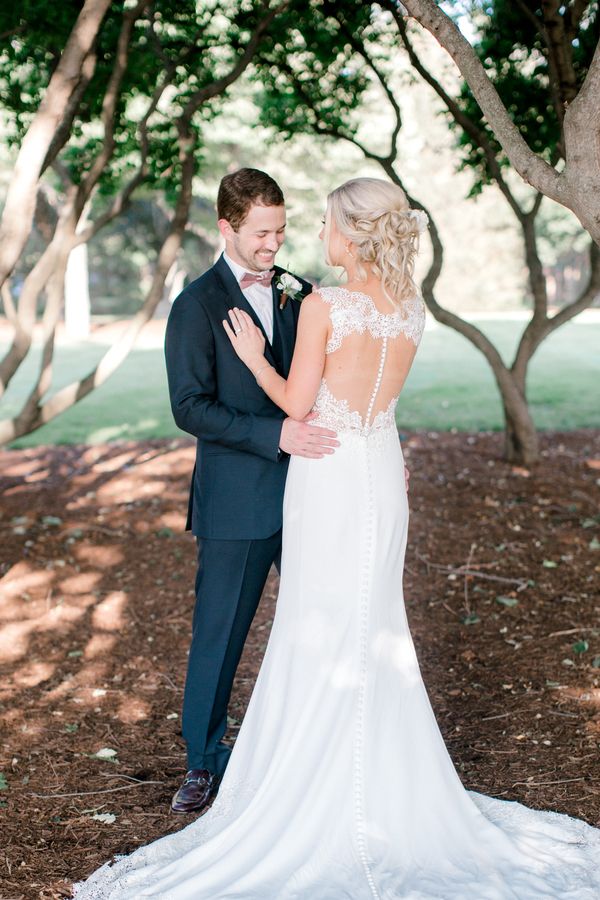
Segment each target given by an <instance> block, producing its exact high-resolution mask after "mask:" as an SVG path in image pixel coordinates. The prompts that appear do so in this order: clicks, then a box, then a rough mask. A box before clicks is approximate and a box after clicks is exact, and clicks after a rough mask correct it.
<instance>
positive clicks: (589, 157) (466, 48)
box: [386, 0, 600, 245]
mask: <svg viewBox="0 0 600 900" xmlns="http://www.w3.org/2000/svg"><path fill="white" fill-rule="evenodd" d="M386 5H388V6H389V5H392V4H387V3H386ZM453 5H454V6H455V7H457V8H458V7H459V4H457V3H454V4H453ZM393 6H394V8H395V9H396V11H399V10H400V9H401V8H402V7H405V9H406V10H407V11H408V13H409V14H410V15H411V16H413V17H414V18H415V19H416V20H417V21H418V22H419V23H420V24H421V25H422V26H423V27H424V28H426V29H427V30H428V31H430V32H431V34H432V35H433V36H434V37H435V38H436V40H437V41H438V42H439V43H440V45H441V46H442V47H443V48H444V49H445V50H446V51H447V52H448V53H449V54H450V56H451V57H452V59H453V60H454V62H455V63H456V65H457V66H458V68H459V70H460V72H461V74H462V75H463V77H464V79H465V81H466V82H467V84H468V85H469V87H470V89H471V91H472V93H473V96H474V98H475V100H476V101H477V103H478V104H479V107H480V108H481V111H482V112H483V115H484V116H485V118H486V120H487V123H488V125H489V127H490V129H491V130H492V131H493V133H494V135H495V136H496V138H497V140H498V142H499V143H500V144H501V146H502V148H503V150H504V152H505V153H506V155H507V157H508V159H509V160H510V162H511V164H512V165H513V166H514V168H515V169H516V171H517V172H518V173H519V175H520V176H521V177H522V178H523V179H524V181H526V182H527V183H528V184H530V185H532V187H534V188H535V189H536V190H537V191H539V192H540V193H541V194H544V195H545V196H546V197H549V198H550V199H552V200H555V201H556V202H557V203H561V204H562V205H563V206H566V207H567V208H568V209H571V210H572V211H573V212H574V213H575V215H576V216H577V218H578V219H579V221H580V222H581V224H582V225H583V227H584V228H585V229H586V231H588V232H589V234H590V235H591V237H592V239H593V240H594V241H595V242H596V244H598V245H600V158H599V156H598V134H599V133H600V44H599V43H598V3H597V2H586V0H569V2H567V3H559V2H558V0H541V2H532V0H517V2H516V3H513V4H509V3H506V2H504V3H495V2H486V0H474V2H472V3H471V4H469V6H470V8H471V10H472V11H476V12H479V13H483V14H484V15H489V14H492V15H493V14H496V13H497V12H498V11H499V9H500V8H501V7H507V6H514V7H516V8H518V10H519V11H520V14H521V16H522V17H523V20H527V21H529V22H530V23H531V24H532V25H533V26H534V27H535V29H536V30H537V32H538V34H539V39H540V50H541V53H542V56H543V57H544V58H545V60H546V65H547V71H548V77H549V81H550V90H551V93H552V102H553V107H554V110H555V114H556V116H557V118H558V120H559V125H560V132H561V136H560V141H559V143H558V148H559V151H560V157H561V160H562V161H563V165H562V166H561V168H558V167H557V165H556V164H554V163H553V161H552V160H548V159H545V158H544V156H543V155H542V154H540V153H536V151H535V149H533V148H532V147H530V146H529V144H528V143H527V141H526V139H525V137H524V135H523V133H522V130H520V129H519V128H518V126H517V124H515V122H514V120H513V117H512V115H511V111H510V109H508V108H507V105H506V104H505V103H504V102H503V100H502V98H501V96H500V94H499V93H498V91H497V89H496V87H495V86H494V82H493V80H492V78H490V69H493V59H491V60H490V62H489V63H488V64H487V68H486V63H485V61H482V60H481V58H480V56H479V55H478V53H477V52H476V50H475V48H474V47H472V46H471V44H469V42H468V40H467V39H466V37H465V36H464V35H463V33H462V32H461V30H460V28H459V26H458V24H457V22H455V21H454V20H453V19H452V18H451V17H450V16H449V15H447V14H446V13H445V12H444V10H443V9H442V8H441V5H440V4H438V3H436V2H434V0H404V2H403V4H399V3H395V2H394V3H393ZM462 6H463V4H460V7H462ZM584 32H585V33H588V32H589V37H593V38H594V45H595V46H594V50H593V56H592V59H591V61H590V62H589V66H588V67H587V69H586V70H585V69H584V70H583V71H582V70H579V71H578V67H577V65H576V54H575V53H574V48H575V47H576V45H577V42H578V41H579V40H580V36H581V35H582V33H584Z"/></svg>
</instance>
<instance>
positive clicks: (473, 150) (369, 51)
mask: <svg viewBox="0 0 600 900" xmlns="http://www.w3.org/2000/svg"><path fill="white" fill-rule="evenodd" d="M382 5H383V6H387V7H388V9H389V13H388V15H382V14H381V12H380V11H378V10H377V8H376V7H373V8H371V9H369V8H368V7H365V5H364V4H360V3H347V4H345V5H344V7H343V8H342V7H340V6H339V5H338V4H335V3H327V2H326V3H324V4H319V11H318V12H317V10H313V11H312V14H311V16H310V18H309V17H306V18H305V19H302V18H301V17H299V16H298V15H296V16H295V17H292V16H293V14H292V13H291V12H290V16H289V19H288V28H289V32H288V36H287V40H285V41H284V40H279V41H271V42H269V41H268V42H266V43H265V44H264V46H263V48H262V49H261V52H260V55H259V57H258V61H259V64H260V65H261V78H263V79H264V80H265V85H266V86H265V92H264V96H263V101H262V104H263V117H264V119H265V121H269V122H271V123H274V124H276V126H277V128H278V129H279V130H281V131H282V132H283V134H284V135H286V136H288V137H290V136H291V135H292V134H293V133H294V132H296V131H298V130H308V131H312V132H313V133H316V134H321V135H327V136H330V137H332V138H335V139H340V138H341V139H344V140H346V141H349V142H351V143H352V144H354V145H355V146H357V147H358V148H359V149H360V150H361V151H362V152H363V153H364V155H365V156H366V157H367V158H368V159H370V160H373V161H375V162H377V163H378V164H379V165H380V166H381V167H382V169H383V170H384V172H385V173H386V174H387V176H388V177H389V178H390V179H392V180H393V181H395V182H396V183H398V184H400V185H401V186H402V187H405V186H404V185H403V183H402V179H401V177H400V176H399V174H398V166H397V158H398V137H399V135H400V131H401V127H402V114H401V108H400V104H399V101H398V100H397V98H396V94H395V90H394V86H393V85H394V73H393V68H392V66H391V65H390V60H393V57H394V54H395V50H396V47H397V46H398V44H400V45H401V46H402V47H403V49H404V50H405V52H406V53H407V55H408V59H409V61H410V63H411V65H412V66H413V68H414V70H415V71H416V72H417V73H418V74H419V75H420V76H421V77H422V78H423V79H424V80H425V81H426V82H427V83H428V84H429V85H430V86H431V87H432V88H433V90H434V91H435V92H436V94H437V95H438V97H439V98H440V99H441V100H442V102H443V104H444V106H445V108H446V110H447V113H448V116H449V118H450V120H451V122H452V123H453V125H454V127H455V128H456V130H457V134H458V135H459V138H458V141H459V143H460V145H461V149H462V152H463V160H462V164H463V165H470V166H472V168H473V171H474V173H475V183H474V189H473V193H476V192H477V191H478V190H480V189H481V186H482V184H484V183H494V184H496V185H497V187H498V189H499V190H500V191H501V193H502V196H503V197H504V199H505V200H506V202H507V203H508V205H509V207H510V209H511V210H512V212H513V214H514V215H515V216H516V218H517V221H518V223H519V227H520V228H521V232H522V236H523V246H524V256H525V260H526V264H527V267H528V272H529V284H530V290H531V295H532V298H533V315H532V318H531V320H530V322H529V323H528V325H527V327H526V328H525V330H524V332H523V334H522V336H521V339H520V341H519V346H518V349H517V352H516V354H515V358H514V360H513V362H512V364H511V365H510V366H509V365H506V364H505V363H504V361H503V359H502V357H501V355H500V353H499V352H498V350H497V349H496V347H495V346H494V344H493V343H492V342H491V340H490V339H489V338H488V337H487V336H486V335H485V334H484V333H483V332H482V331H481V330H480V329H479V328H477V327H476V326H475V325H474V324H473V323H471V322H467V321H465V320H464V319H463V318H461V317H460V316H458V315H457V314H455V313H453V312H451V311H449V310H448V309H446V308H444V307H443V306H442V305H441V304H440V303H439V302H438V300H437V298H436V295H435V285H436V281H437V279H438V277H439V274H440V272H441V269H442V264H443V246H442V243H441V240H440V235H439V231H438V229H437V227H436V224H435V221H434V219H433V216H432V215H431V212H430V211H429V210H427V212H428V215H429V218H430V236H431V241H432V246H433V262H432V265H431V268H430V270H429V272H428V273H427V275H426V277H425V279H424V282H423V295H424V299H425V302H426V304H427V306H428V308H429V310H430V311H431V313H432V314H433V315H434V316H435V318H436V319H437V320H438V321H439V322H441V323H443V324H445V325H448V326H450V327H452V328H454V329H455V330H457V331H458V332H459V333H461V334H462V335H463V336H465V337H466V338H467V339H468V340H470V341H471V343H473V344H474V346H475V347H477V349H478V350H480V352H481V353H483V355H484V356H485V358H486V360H487V361H488V363H489V364H490V367H491V369H492V372H493V374H494V377H495V380H496V384H497V386H498V389H499V392H500V395H501V399H502V404H503V409H504V416H505V423H506V432H505V434H506V446H505V452H506V456H507V458H508V459H511V460H513V461H515V462H522V463H526V464H531V463H532V462H534V461H535V460H536V459H537V457H538V452H539V450H538V437H537V433H536V429H535V426H534V423H533V420H532V418H531V415H530V412H529V409H528V404H527V396H526V375H527V368H528V363H529V361H530V359H531V357H532V355H533V353H534V351H535V350H536V349H537V347H538V346H539V345H540V343H541V342H542V340H543V339H544V338H545V337H547V336H548V335H549V334H550V333H551V332H552V331H554V330H555V329H556V328H558V327H559V326H560V325H562V324H564V322H566V321H568V320H569V319H570V318H572V317H573V316H574V315H576V314H577V313H578V312H580V311H581V310H582V309H584V308H585V307H586V306H589V305H590V303H591V302H592V301H593V299H594V296H595V295H596V294H597V292H598V290H599V288H600V284H599V281H600V264H599V253H598V248H597V246H596V245H595V244H593V243H592V244H591V248H590V255H591V273H590V277H589V280H588V283H587V284H586V285H585V287H584V288H583V290H582V291H581V294H580V296H579V297H577V298H576V300H575V301H573V302H572V303H570V304H568V305H565V306H563V308H562V309H561V310H560V311H559V312H558V313H556V314H555V315H554V316H552V317H551V318H550V317H548V303H547V293H546V285H545V280H544V277H543V272H542V265H541V262H540V258H539V253H538V250H537V242H536V229H535V221H536V217H537V215H538V212H539V209H540V205H541V202H542V199H543V194H542V193H541V192H539V191H538V192H537V193H536V194H534V195H533V196H532V197H531V198H530V200H529V203H528V204H527V203H526V204H525V205H523V203H522V202H521V201H519V200H518V199H517V196H516V195H515V192H514V190H513V189H512V188H511V186H510V182H509V179H508V178H507V177H506V176H507V168H510V163H509V161H508V159H507V158H506V157H505V156H504V154H503V152H502V148H501V146H500V145H499V144H498V142H497V141H496V140H495V139H494V136H493V134H492V133H491V132H490V131H489V129H487V128H486V126H485V124H484V122H483V121H482V118H481V112H480V110H479V107H478V106H477V104H476V103H475V102H474V101H473V99H472V97H471V94H470V92H469V91H468V90H463V92H462V94H461V96H460V97H458V98H457V97H453V96H452V95H451V94H450V93H449V92H448V91H446V90H445V89H444V88H443V86H442V85H441V84H440V83H439V81H438V80H437V79H436V78H435V77H434V76H433V75H432V74H431V72H430V71H429V70H428V69H427V67H426V66H425V65H424V63H423V61H422V59H421V58H420V56H419V53H418V52H417V50H416V49H415V44H414V41H413V40H412V38H411V35H410V33H409V29H408V28H407V25H406V21H405V19H404V17H403V16H401V15H400V14H399V12H398V9H397V5H396V4H395V3H384V4H382ZM496 5H497V6H502V7H504V6H506V4H496ZM489 6H491V5H490V4H488V7H489ZM508 7H509V9H510V8H512V7H514V4H508ZM319 13H320V14H321V15H322V16H323V19H322V20H320V19H319ZM521 18H522V17H521V16H520V15H518V14H515V13H514V11H513V13H512V15H510V14H508V13H507V10H506V9H505V8H503V9H502V10H501V14H500V15H496V16H491V15H490V16H489V18H488V19H486V20H485V24H484V27H483V28H482V32H481V34H482V36H481V41H480V43H479V44H477V48H478V52H480V53H481V55H482V56H484V57H486V58H488V57H492V58H493V59H494V63H495V68H496V71H497V81H498V90H499V91H501V93H502V94H504V95H506V96H508V97H510V98H512V106H511V113H512V115H513V116H514V117H515V118H516V119H517V121H519V120H521V122H522V127H523V126H526V125H527V124H528V125H529V129H530V133H531V132H532V131H533V130H534V129H532V128H531V122H532V119H533V120H534V121H535V118H536V107H537V109H538V111H540V113H541V111H545V109H546V106H547V105H548V102H549V97H548V87H546V86H545V85H546V82H547V81H549V84H550V90H553V88H552V81H551V79H549V76H548V73H547V72H546V71H543V72H540V71H539V68H540V66H538V71H536V72H534V74H533V75H531V74H529V70H530V68H531V66H530V58H531V54H532V52H533V51H534V49H535V47H536V42H535V40H534V38H535V32H534V33H533V35H532V29H531V27H526V28H525V29H524V30H523V29H521V30H519V28H517V27H516V26H517V25H521V24H522V22H521ZM526 24H527V23H526ZM486 28H487V31H486ZM320 36H321V39H319V38H320ZM492 42H493V53H492V52H491V50H490V43H492ZM290 46H291V47H295V48H296V51H295V52H294V53H290V52H289V51H288V49H287V48H288V47H290ZM515 47H516V51H515ZM284 48H285V49H284ZM519 51H525V52H519ZM592 53H593V47H592ZM513 54H514V57H515V58H516V59H518V60H519V62H513ZM526 54H527V55H526ZM586 54H587V57H586ZM579 56H580V60H579V65H578V71H579V72H580V73H581V72H582V71H584V70H585V64H586V62H587V60H589V58H591V53H590V52H589V41H587V42H586V41H585V40H582V41H581V47H580V53H579ZM365 66H366V67H367V69H365ZM367 71H370V74H371V79H372V80H373V81H375V82H376V83H377V84H378V85H379V88H380V91H381V92H382V93H383V95H384V97H385V98H386V100H387V102H388V104H389V107H390V112H391V115H392V123H393V125H392V133H391V139H390V145H389V150H388V151H387V152H385V151H383V152H382V150H381V147H380V143H381V142H380V139H379V140H378V141H377V149H375V148H374V146H373V145H371V143H369V144H368V145H367V144H366V143H365V142H363V141H361V140H359V139H358V137H357V128H356V121H355V120H354V121H353V119H352V115H351V110H352V109H356V108H357V105H358V104H360V102H361V100H362V98H363V96H364V92H365V90H366V81H365V75H366V72H367ZM275 73H276V74H275ZM516 84H518V85H519V87H520V89H521V90H520V93H519V92H517V91H516ZM540 117H541V118H542V124H541V125H538V127H537V128H536V129H535V130H534V133H535V138H536V141H537V146H538V148H539V150H540V152H541V153H543V154H546V155H548V157H549V158H555V157H556V156H557V145H558V141H559V137H558V135H559V126H558V119H557V120H556V127H554V128H553V127H552V124H549V123H548V121H547V117H546V116H540ZM538 118H539V117H538ZM411 203H412V205H414V206H417V207H420V208H423V205H422V204H421V203H420V202H419V201H418V200H416V199H413V198H411Z"/></svg>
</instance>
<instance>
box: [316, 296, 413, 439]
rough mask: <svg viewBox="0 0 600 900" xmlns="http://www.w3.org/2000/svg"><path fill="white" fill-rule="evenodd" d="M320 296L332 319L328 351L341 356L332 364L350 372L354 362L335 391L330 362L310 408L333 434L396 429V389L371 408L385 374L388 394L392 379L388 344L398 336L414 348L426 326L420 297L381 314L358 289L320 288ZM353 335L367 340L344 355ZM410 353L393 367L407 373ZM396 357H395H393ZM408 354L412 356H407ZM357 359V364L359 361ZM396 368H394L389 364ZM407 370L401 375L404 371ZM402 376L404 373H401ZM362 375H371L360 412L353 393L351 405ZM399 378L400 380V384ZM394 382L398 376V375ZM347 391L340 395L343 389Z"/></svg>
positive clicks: (328, 353)
mask: <svg viewBox="0 0 600 900" xmlns="http://www.w3.org/2000/svg"><path fill="white" fill-rule="evenodd" d="M318 293H319V294H320V296H321V298H322V299H323V300H324V301H325V302H326V303H328V304H329V315H330V318H331V323H332V333H331V336H330V338H329V341H328V342H327V347H326V350H325V352H326V354H327V356H328V357H331V356H332V354H336V353H337V354H338V356H339V360H338V364H337V366H336V367H329V368H330V369H331V368H335V369H337V371H338V372H340V371H342V370H350V367H351V366H352V365H353V364H354V366H355V377H354V379H353V378H352V375H351V376H350V378H348V377H346V379H345V382H344V384H343V385H338V386H337V387H336V388H335V389H334V386H333V383H332V377H333V379H335V377H336V376H335V375H333V376H330V375H329V374H328V366H327V364H326V366H325V373H324V376H323V379H322V381H321V385H320V387H319V392H318V394H317V397H316V400H315V404H314V407H313V412H315V413H316V414H317V420H316V421H317V424H320V425H323V426H324V427H326V428H331V429H332V430H334V431H336V432H338V433H339V432H352V433H354V434H360V435H362V436H369V435H371V434H373V433H375V432H381V431H382V430H390V429H395V408H396V404H397V402H398V397H399V394H400V387H401V386H402V385H401V384H400V385H399V388H398V390H397V391H396V392H393V393H392V394H391V396H390V397H389V399H388V400H387V402H386V401H385V400H384V405H383V406H382V408H380V409H379V410H377V412H375V406H376V404H377V403H378V401H379V400H380V391H381V388H382V385H383V383H384V374H385V375H386V384H385V386H386V391H387V394H388V395H389V393H390V385H391V384H393V383H394V372H391V373H390V376H389V378H388V377H387V375H388V373H387V370H386V363H388V367H390V365H391V364H390V363H389V361H388V356H389V354H388V348H389V344H390V342H393V341H394V340H395V339H396V338H399V337H404V338H406V339H407V340H408V341H410V342H412V344H414V346H415V347H416V346H417V345H418V343H419V341H420V339H421V335H422V333H423V328H424V325H425V309H424V304H423V301H422V299H421V298H420V297H419V296H416V295H415V296H414V297H412V298H410V300H407V301H406V302H405V303H404V304H403V308H402V309H401V310H397V311H396V312H393V313H387V314H386V313H381V312H379V310H378V309H377V307H376V306H375V303H374V301H373V299H372V298H371V297H370V296H369V295H368V294H364V293H362V292H360V291H349V290H348V289H347V288H344V287H328V288H320V289H319V290H318ZM352 335H363V336H365V338H366V340H363V341H362V342H361V343H360V346H357V347H354V348H350V349H349V351H348V353H347V354H344V351H343V345H344V342H345V341H346V339H347V338H350V337H351V336H352ZM413 355H414V350H413V351H412V353H411V352H410V351H409V353H408V354H406V353H404V357H405V358H404V360H403V359H398V358H396V360H395V362H396V367H397V368H398V369H399V370H400V369H402V367H404V368H405V369H406V373H407V372H408V369H409V368H410V363H411V362H412V356H413ZM397 356H398V355H397ZM407 356H409V357H410V359H406V357H407ZM359 360H360V362H359ZM392 368H394V366H392ZM406 373H405V374H406ZM404 377H405V376H404ZM366 379H370V381H369V386H370V387H371V391H370V396H368V399H367V396H366V395H365V394H364V389H363V396H364V401H363V403H364V410H363V411H362V412H361V411H360V410H359V409H357V408H356V406H359V405H360V403H359V402H358V401H359V398H358V396H356V397H355V398H354V399H355V403H352V399H351V395H354V393H355V391H354V384H353V381H354V382H356V384H357V385H359V384H360V385H362V386H363V388H364V383H365V380H366ZM403 380H404V379H403V378H402V379H401V381H402V382H403ZM396 381H398V378H396ZM342 390H343V391H344V392H345V393H346V396H345V397H342V396H341V393H340V392H341V391H342Z"/></svg>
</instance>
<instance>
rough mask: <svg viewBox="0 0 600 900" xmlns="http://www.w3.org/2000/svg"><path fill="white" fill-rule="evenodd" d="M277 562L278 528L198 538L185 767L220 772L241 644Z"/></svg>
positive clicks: (184, 727)
mask: <svg viewBox="0 0 600 900" xmlns="http://www.w3.org/2000/svg"><path fill="white" fill-rule="evenodd" d="M280 559H281V530H279V531H277V532H276V533H275V534H273V535H271V537H268V538H265V539H264V540H247V541H224V540H213V539H212V538H210V539H209V538H198V569H197V573H196V605H195V608H194V619H193V626H192V644H191V647H190V654H189V659H188V670H187V677H186V682H185V691H184V696H183V722H182V730H183V737H184V739H185V742H186V744H187V755H188V769H209V771H211V772H213V773H215V774H216V775H219V776H220V775H222V774H223V772H224V771H225V767H226V765H227V761H228V759H229V754H230V752H231V749H230V748H229V747H228V746H227V745H226V744H224V743H223V740H222V738H223V735H224V734H225V731H226V728H227V705H228V703H229V697H230V695H231V689H232V687H233V679H234V676H235V672H236V669H237V667H238V664H239V661H240V657H241V655H242V650H243V649H244V643H245V641H246V637H247V635H248V631H249V629H250V625H251V624H252V620H253V618H254V614H255V613H256V609H257V607H258V603H259V600H260V597H261V594H262V592H263V588H264V586H265V582H266V580H267V576H268V574H269V570H270V568H271V565H272V564H273V563H275V565H276V566H277V568H278V569H279V563H280Z"/></svg>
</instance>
